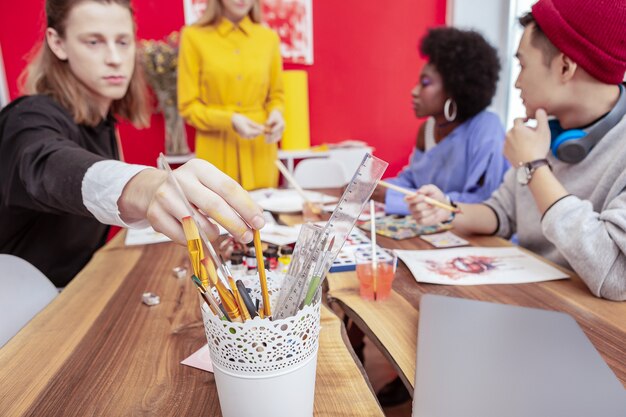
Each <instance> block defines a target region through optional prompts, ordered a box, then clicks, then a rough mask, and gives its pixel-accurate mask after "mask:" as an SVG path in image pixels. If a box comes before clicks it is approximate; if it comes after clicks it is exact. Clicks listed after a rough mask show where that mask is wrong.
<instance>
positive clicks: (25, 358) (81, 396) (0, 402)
mask: <svg viewBox="0 0 626 417" xmlns="http://www.w3.org/2000/svg"><path fill="white" fill-rule="evenodd" d="M121 235H122V234H119V235H118V236H117V237H116V238H115V239H114V240H113V241H111V242H110V243H109V244H108V245H107V246H105V247H104V248H103V249H102V250H100V251H99V252H98V253H96V255H95V256H94V258H93V259H92V260H91V262H90V263H89V264H88V265H87V266H86V267H85V269H84V270H83V271H82V272H81V273H80V274H79V275H78V276H77V277H76V278H75V279H74V280H73V281H72V282H71V283H70V285H69V286H68V287H67V288H66V289H65V290H64V291H63V292H62V293H61V294H60V295H59V297H57V298H56V299H55V300H54V301H53V302H52V303H51V304H50V305H49V306H48V307H46V308H45V309H44V310H43V311H42V312H41V313H40V314H38V315H37V316H36V317H35V318H34V319H33V320H32V321H31V322H30V323H29V324H28V325H27V326H26V327H25V328H24V329H22V330H21V331H20V332H19V333H18V334H17V335H16V336H15V337H14V338H13V339H11V340H10V341H9V342H8V343H7V344H6V345H5V346H4V347H3V348H1V349H0V415H2V416H12V417H14V416H22V415H40V416H52V415H55V416H56V415H70V416H87V415H89V416H91V415H94V416H130V415H151V416H218V415H221V412H220V406H219V400H218V396H217V390H216V386H215V380H214V378H213V374H211V373H208V372H205V371H202V370H198V369H195V368H190V367H187V366H183V365H180V361H181V360H183V359H185V358H186V357H188V356H189V355H190V354H191V353H193V352H195V351H196V350H197V349H199V348H200V347H201V346H202V345H203V344H204V343H206V338H205V335H204V329H203V327H202V322H201V317H200V309H199V305H198V298H197V292H196V291H195V289H194V287H193V285H192V283H191V282H190V280H189V279H177V278H174V276H173V274H172V272H171V271H172V268H173V267H175V266H179V265H185V264H188V261H187V254H186V249H185V248H184V247H181V246H178V245H174V244H172V243H163V244H157V245H148V246H136V247H124V245H123V243H122V236H121ZM144 291H151V292H154V293H156V294H158V295H159V296H160V297H161V303H160V304H159V305H157V306H153V307H148V306H146V305H143V304H142V303H141V295H142V293H143V292H144ZM317 361H318V362H317V380H316V386H315V406H314V412H315V415H316V416H362V415H367V416H382V415H383V413H382V410H381V408H380V406H379V404H378V402H377V401H376V397H375V396H374V393H373V391H372V388H371V386H370V385H369V382H368V380H367V377H366V376H365V373H364V371H363V368H362V367H361V366H360V363H359V362H355V356H354V352H353V351H352V349H351V348H348V347H347V337H346V335H345V330H344V328H343V325H342V323H341V322H340V320H339V319H338V318H337V317H336V316H335V315H334V314H333V313H332V312H330V310H328V309H326V308H324V310H323V314H322V331H321V334H320V348H319V353H318V360H317ZM357 364H358V365H357Z"/></svg>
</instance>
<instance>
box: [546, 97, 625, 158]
mask: <svg viewBox="0 0 626 417" xmlns="http://www.w3.org/2000/svg"><path fill="white" fill-rule="evenodd" d="M619 92H620V94H619V98H618V99H617V103H616V104H615V106H613V108H612V109H611V111H610V112H608V113H607V114H606V116H604V117H603V118H602V119H600V120H599V121H597V122H596V123H594V124H592V125H591V126H589V127H587V128H583V129H568V130H564V129H563V128H562V127H561V125H560V124H559V121H558V120H556V119H553V120H550V121H549V122H548V124H549V126H550V134H551V137H552V140H551V145H550V149H551V150H552V154H553V155H554V156H556V157H557V158H558V159H559V160H561V161H563V162H567V163H570V164H575V163H577V162H580V161H582V160H583V159H585V157H586V156H587V155H589V152H591V149H593V147H594V146H595V145H596V144H597V143H598V142H599V141H600V139H602V138H603V137H604V135H606V133H607V132H608V131H609V130H611V129H613V127H615V125H616V124H617V123H619V121H620V120H622V117H624V115H625V114H626V94H624V86H622V85H620V86H619Z"/></svg>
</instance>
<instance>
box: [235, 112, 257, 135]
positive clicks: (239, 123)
mask: <svg viewBox="0 0 626 417" xmlns="http://www.w3.org/2000/svg"><path fill="white" fill-rule="evenodd" d="M231 122H232V123H233V129H235V132H237V133H238V134H239V136H241V137H242V138H244V139H253V138H256V137H257V136H259V135H262V134H263V133H264V132H265V127H264V126H263V125H262V124H259V123H257V122H254V121H252V120H250V119H248V118H247V117H246V116H244V115H243V114H239V113H234V114H233V116H232V118H231Z"/></svg>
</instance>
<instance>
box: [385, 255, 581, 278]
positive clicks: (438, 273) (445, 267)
mask: <svg viewBox="0 0 626 417" xmlns="http://www.w3.org/2000/svg"><path fill="white" fill-rule="evenodd" d="M394 252H395V253H396V254H397V255H398V258H400V259H401V260H402V261H403V262H404V263H405V264H406V265H407V267H408V268H409V270H410V271H411V273H412V274H413V276H414V277H415V279H416V280H417V281H418V282H429V283H433V284H448V285H477V284H519V283H525V282H538V281H548V280H553V279H562V278H569V277H568V275H567V274H565V273H563V272H561V271H560V270H558V269H557V268H554V267H552V266H550V265H548V264H546V263H544V262H542V261H541V260H539V259H538V258H536V257H534V256H531V255H529V254H527V253H526V252H524V251H522V250H521V249H519V248H517V247H507V248H483V247H469V248H460V249H434V250H395V251H394Z"/></svg>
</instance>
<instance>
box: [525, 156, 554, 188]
mask: <svg viewBox="0 0 626 417" xmlns="http://www.w3.org/2000/svg"><path fill="white" fill-rule="evenodd" d="M544 165H547V166H548V168H550V170H552V167H551V166H550V163H549V162H548V160H547V159H545V158H544V159H535V160H534V161H530V162H526V163H524V162H520V164H519V168H517V182H519V183H520V184H521V185H528V183H530V180H531V179H532V178H533V174H534V173H535V171H536V170H537V168H539V167H542V166H544Z"/></svg>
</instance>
